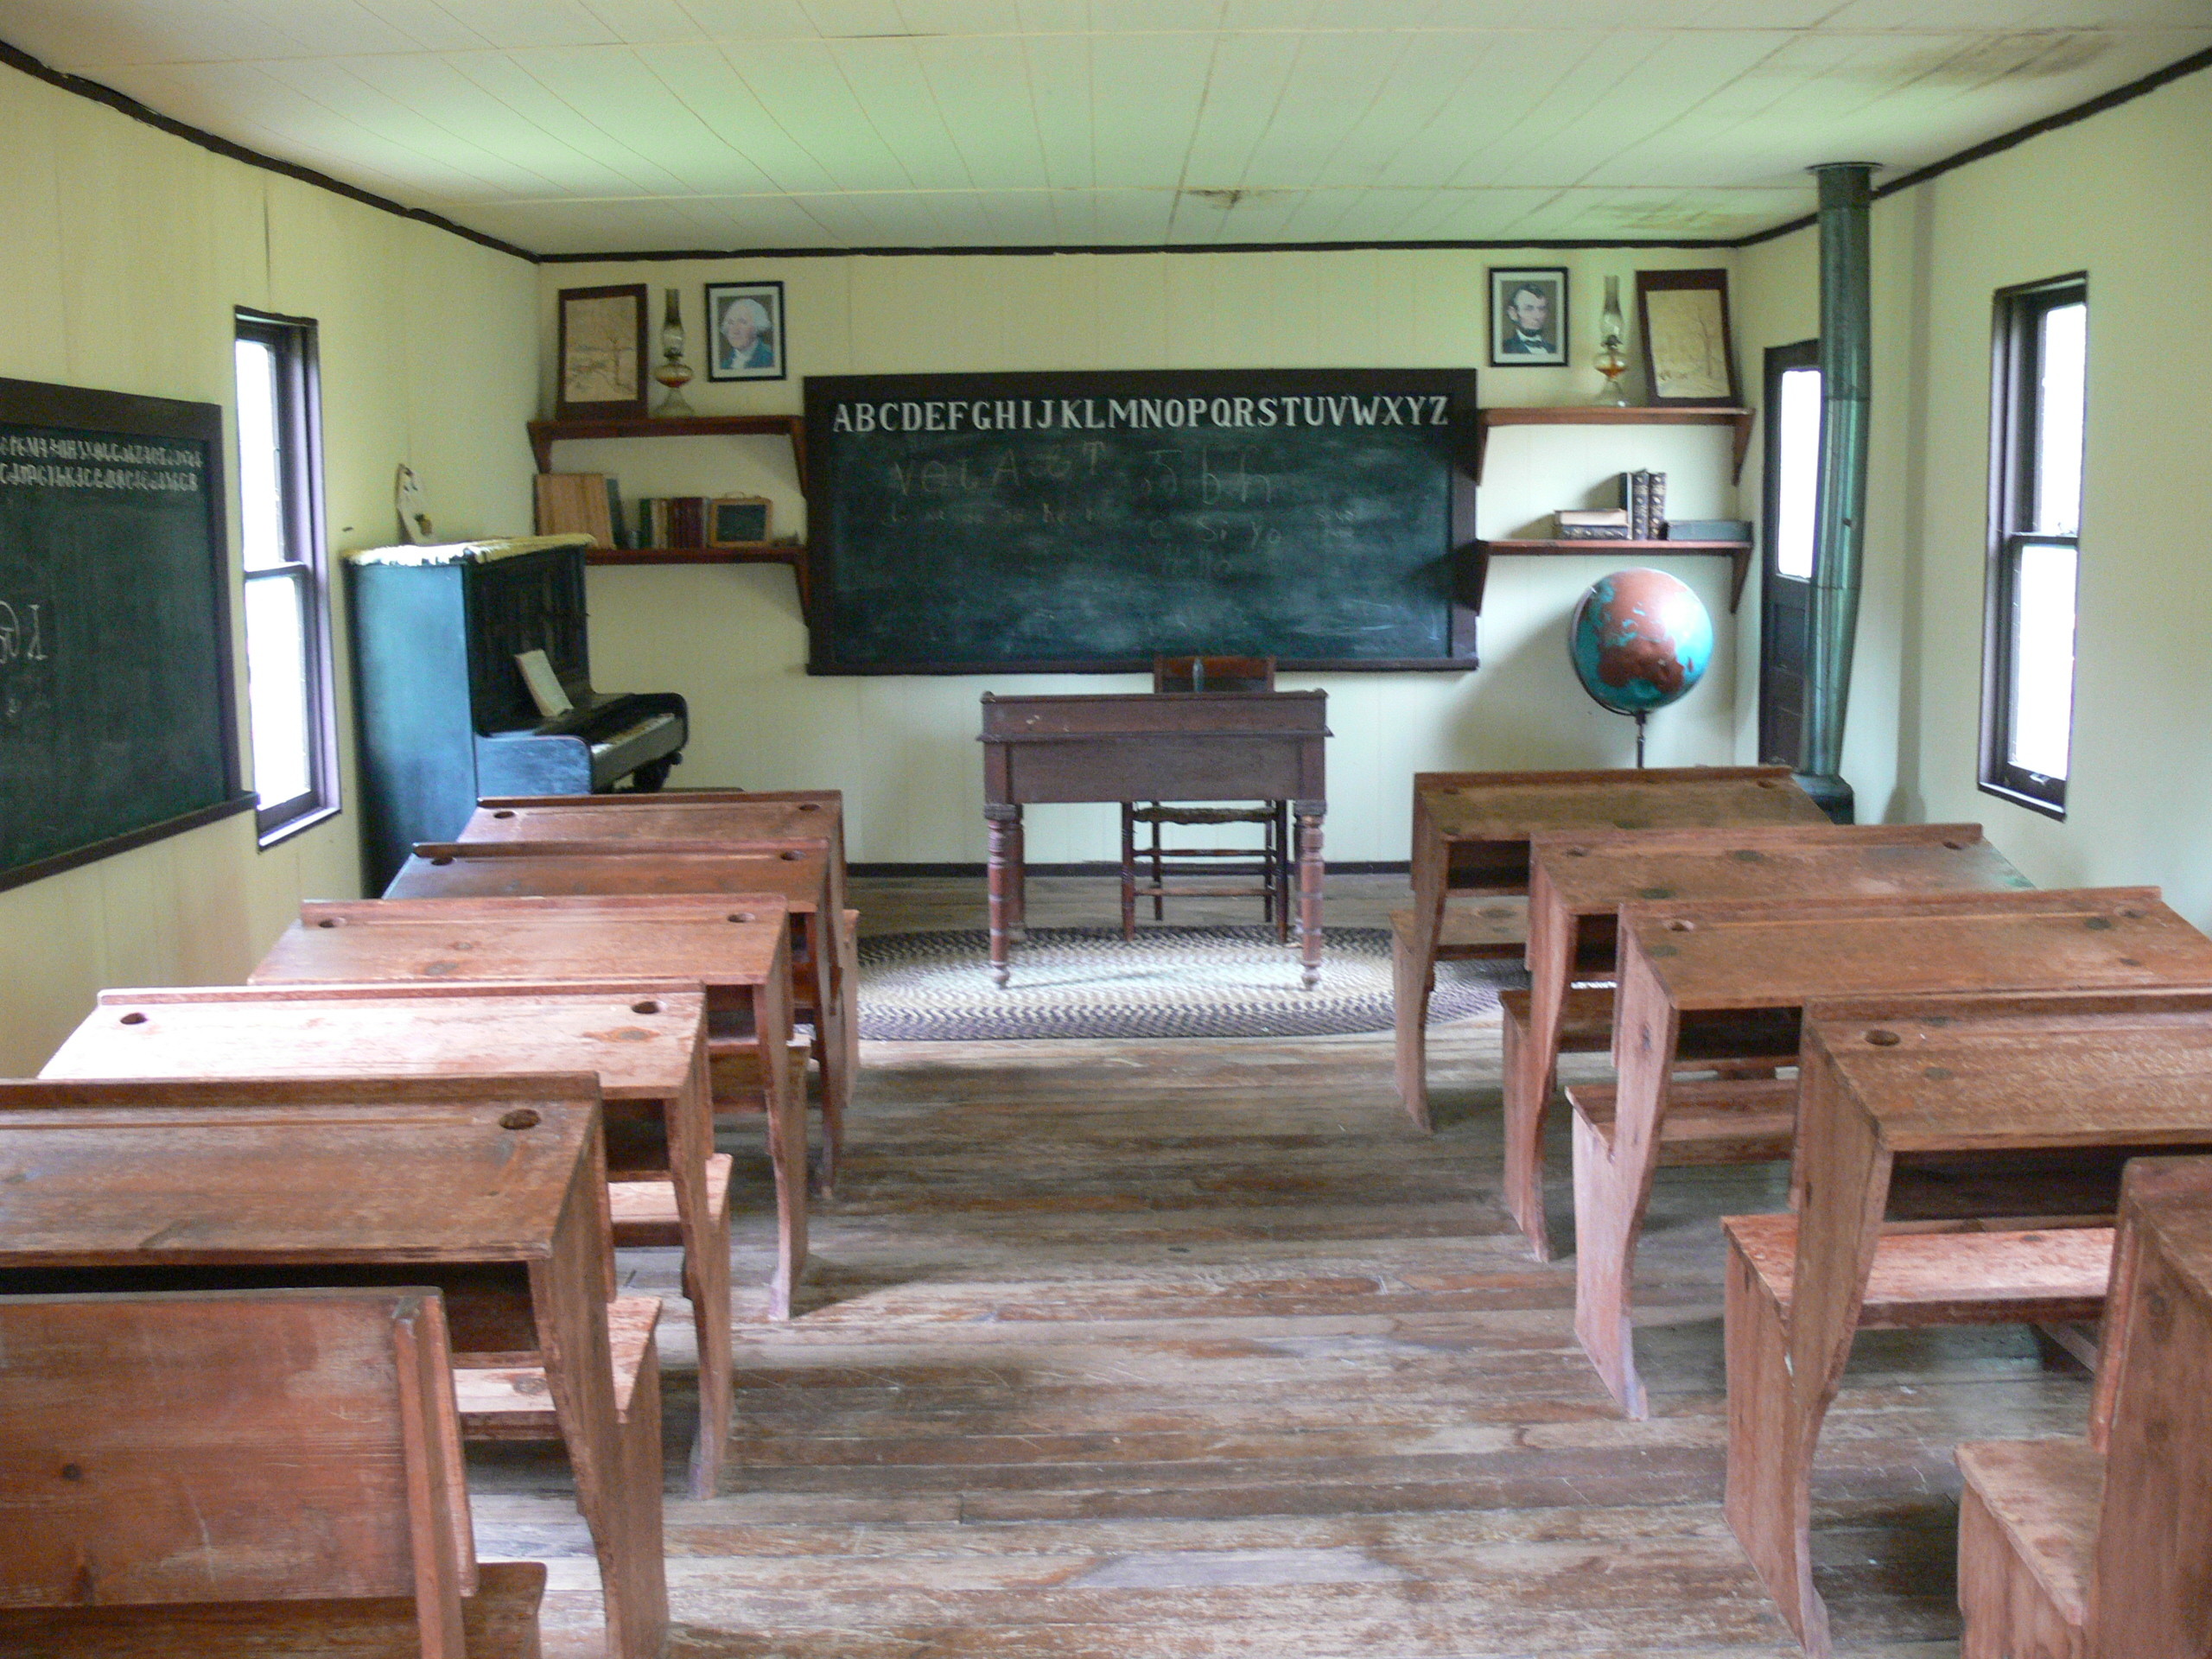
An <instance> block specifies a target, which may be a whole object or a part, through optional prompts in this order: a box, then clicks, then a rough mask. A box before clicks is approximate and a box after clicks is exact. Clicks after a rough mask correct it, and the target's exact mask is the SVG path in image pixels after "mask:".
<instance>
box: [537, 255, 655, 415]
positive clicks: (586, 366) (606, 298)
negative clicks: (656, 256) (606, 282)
mask: <svg viewBox="0 0 2212 1659" xmlns="http://www.w3.org/2000/svg"><path fill="white" fill-rule="evenodd" d="M560 309H561V355H560V359H559V360H560V365H561V380H560V385H559V387H558V388H557V390H556V395H555V397H554V404H553V414H554V417H555V418H556V420H563V421H590V420H612V419H620V418H621V417H622V416H630V415H642V414H644V413H645V392H646V390H647V385H646V380H645V365H646V361H647V359H646V356H645V284H644V283H626V284H623V285H622V286H620V287H617V288H564V289H562V290H561V296H560Z"/></svg>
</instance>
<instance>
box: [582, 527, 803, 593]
mask: <svg viewBox="0 0 2212 1659" xmlns="http://www.w3.org/2000/svg"><path fill="white" fill-rule="evenodd" d="M584 563H586V564H787V565H789V566H791V576H792V578H793V579H794V580H795V581H796V582H798V602H799V605H800V607H801V608H802V609H803V608H804V607H805V605H806V599H807V593H806V549H805V547H804V545H803V544H802V545H799V546H791V545H788V544H784V543H775V542H749V543H746V544H745V545H744V546H742V547H594V548H590V549H588V550H586V551H585V553H584Z"/></svg>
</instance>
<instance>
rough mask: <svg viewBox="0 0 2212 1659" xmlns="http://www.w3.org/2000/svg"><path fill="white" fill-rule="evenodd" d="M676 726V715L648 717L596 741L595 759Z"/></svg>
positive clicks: (593, 744) (571, 751) (592, 750)
mask: <svg viewBox="0 0 2212 1659" xmlns="http://www.w3.org/2000/svg"><path fill="white" fill-rule="evenodd" d="M675 724H676V716H675V715H646V716H645V718H644V719H643V720H640V721H632V723H631V724H629V725H627V726H625V727H624V728H622V729H621V730H620V731H619V732H609V733H608V734H607V735H606V736H605V737H602V738H598V739H595V740H594V741H593V743H592V746H591V752H592V754H593V755H594V758H595V757H597V756H599V755H602V754H605V753H607V752H608V751H609V750H612V749H619V748H620V747H622V746H623V745H624V744H625V743H631V742H634V741H637V740H638V739H639V738H641V737H643V736H645V734H646V733H648V732H657V731H658V730H660V729H661V728H662V727H664V726H673V725H675ZM569 753H572V754H573V753H575V751H574V750H573V749H572V750H570V751H569Z"/></svg>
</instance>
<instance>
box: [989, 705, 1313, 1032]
mask: <svg viewBox="0 0 2212 1659" xmlns="http://www.w3.org/2000/svg"><path fill="white" fill-rule="evenodd" d="M1328 706H1329V696H1328V693H1327V692H1325V691H1154V692H1138V693H1133V694H1121V695H1116V694H1105V693H1096V694H1084V695H1081V696H1055V697H1001V696H997V695H995V693H993V692H989V691H986V692H985V693H983V730H982V736H981V738H980V740H979V741H981V742H982V746H983V817H984V821H985V824H986V827H987V828H988V831H989V836H990V853H989V866H988V868H989V874H990V910H991V923H990V925H991V978H992V980H993V982H995V983H997V984H1000V985H1003V984H1005V983H1006V982H1007V957H1008V954H1009V947H1010V946H1011V945H1012V944H1013V943H1014V941H1015V940H1017V939H1019V938H1021V936H1022V931H1023V926H1024V920H1023V910H1024V903H1025V897H1026V893H1025V880H1024V874H1023V868H1022V828H1021V809H1022V808H1023V807H1024V806H1025V805H1027V804H1030V803H1032V802H1046V801H1288V802H1289V803H1290V804H1291V809H1290V810H1291V815H1292V817H1293V818H1294V820H1295V821H1296V823H1297V826H1298V828H1297V837H1298V938H1299V955H1300V966H1301V969H1302V971H1301V974H1300V983H1301V984H1302V985H1303V986H1304V987H1305V988H1307V989H1311V988H1313V986H1315V985H1316V984H1318V983H1319V982H1320V978H1321V877H1322V867H1321V820H1322V817H1324V816H1325V814H1326V813H1327V811H1328V807H1329V804H1328V786H1327V770H1326V744H1327V739H1328V736H1329V727H1328Z"/></svg>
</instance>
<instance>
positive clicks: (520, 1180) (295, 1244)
mask: <svg viewBox="0 0 2212 1659" xmlns="http://www.w3.org/2000/svg"><path fill="white" fill-rule="evenodd" d="M238 1060H239V1062H240V1063H241V1064H246V1063H250V1061H251V1052H250V1051H245V1050H241V1051H240V1052H239V1054H238ZM0 1166H5V1168H6V1170H7V1172H8V1179H6V1180H4V1181H0V1294H10V1295H50V1294H80V1293H83V1294H89V1293H98V1292H101V1291H113V1290H127V1291H134V1292H145V1291H161V1290H207V1289H251V1288H256V1287H294V1286H334V1285H346V1284H374V1285H431V1286H435V1287H437V1288H439V1289H440V1290H442V1291H443V1292H444V1294H445V1304H446V1319H447V1323H448V1327H449V1329H450V1330H451V1332H452V1344H453V1349H454V1365H455V1376H454V1384H455V1392H456V1394H457V1395H458V1396H459V1404H460V1408H461V1418H462V1423H463V1427H465V1428H466V1429H467V1430H468V1431H469V1432H470V1433H479V1434H481V1433H486V1432H489V1433H491V1434H492V1435H493V1436H494V1437H502V1438H527V1439H537V1438H542V1437H543V1434H544V1433H545V1431H546V1429H547V1427H550V1426H551V1425H550V1424H549V1422H548V1420H549V1419H551V1420H553V1422H555V1423H557V1429H556V1433H557V1434H558V1437H559V1438H560V1439H562V1440H565V1441H566V1442H567V1444H568V1449H569V1459H570V1462H571V1464H572V1465H573V1467H574V1470H575V1482H576V1506H577V1508H578V1509H579V1510H582V1512H583V1516H584V1519H585V1521H586V1522H587V1524H588V1526H589V1527H590V1529H591V1534H592V1541H593V1543H594V1546H595V1548H596V1549H597V1552H598V1556H599V1567H600V1573H601V1581H602V1583H603V1585H604V1586H605V1593H606V1601H607V1636H608V1645H609V1649H610V1652H611V1653H612V1655H613V1656H614V1659H658V1655H659V1654H660V1653H661V1651H662V1649H663V1647H664V1643H665V1642H666V1639H667V1630H668V1586H667V1579H666V1575H665V1569H664V1563H663V1554H662V1544H661V1472H660V1429H659V1424H660V1411H659V1402H658V1395H657V1394H656V1392H655V1389H656V1386H657V1385H656V1383H655V1378H654V1375H653V1371H654V1367H653V1363H652V1357H653V1346H652V1319H653V1318H655V1317H657V1316H658V1311H659V1304H658V1302H657V1301H653V1300H651V1299H643V1298H641V1299H634V1300H626V1301H623V1302H620V1303H615V1304H614V1305H613V1307H612V1308H610V1306H609V1302H610V1300H611V1298H612V1296H613V1281H614V1260H613V1250H612V1249H611V1248H610V1246H609V1245H608V1243H607V1170H606V1160H605V1152H604V1148H603V1145H602V1142H601V1135H600V1114H599V1090H598V1084H596V1083H595V1082H594V1080H593V1079H592V1078H591V1077H543V1076H541V1077H528V1078H507V1079H498V1078H494V1079H489V1080H485V1079H466V1080H453V1081H445V1080H441V1081H439V1082H435V1083H431V1084H423V1083H421V1082H405V1083H395V1082H393V1081H391V1080H389V1079H386V1080H383V1081H367V1082H363V1083H360V1084H352V1083H342V1082H341V1083H333V1082H328V1081H320V1080H318V1081H315V1082H306V1083H270V1082H266V1081H263V1082H242V1083H214V1084H210V1083H176V1082H159V1081H149V1082H133V1083H96V1082H58V1083H45V1082H41V1083H13V1082H10V1083H0ZM632 1309H635V1310H636V1313H634V1314H632ZM610 1324H612V1325H613V1332H611V1331H610ZM617 1332H619V1333H620V1334H619V1335H617V1334H615V1333H617ZM623 1338H626V1340H624V1339H623ZM625 1355H626V1360H627V1363H621V1362H622V1361H623V1360H624V1357H625ZM618 1365H619V1366H620V1375H618ZM625 1393H627V1395H628V1398H627V1400H625V1398H624V1395H625ZM625 1406H627V1407H628V1410H627V1411H625V1409H624V1408H625ZM626 1420H627V1421H626ZM648 1430H649V1431H650V1433H647V1432H646V1431H648ZM626 1431H627V1432H626Z"/></svg>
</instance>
